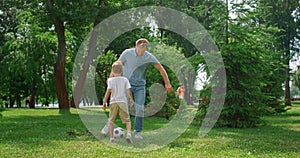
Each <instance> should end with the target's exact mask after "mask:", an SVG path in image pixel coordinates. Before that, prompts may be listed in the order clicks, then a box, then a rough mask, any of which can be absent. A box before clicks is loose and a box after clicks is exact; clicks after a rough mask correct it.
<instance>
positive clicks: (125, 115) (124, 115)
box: [118, 103, 132, 143]
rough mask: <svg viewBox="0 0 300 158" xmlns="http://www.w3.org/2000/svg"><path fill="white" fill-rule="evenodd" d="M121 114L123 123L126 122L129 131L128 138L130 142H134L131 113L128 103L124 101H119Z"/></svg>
mask: <svg viewBox="0 0 300 158" xmlns="http://www.w3.org/2000/svg"><path fill="white" fill-rule="evenodd" d="M118 105H119V109H120V110H119V116H120V118H121V120H122V122H123V123H125V124H126V131H127V136H126V140H127V142H128V143H132V139H131V122H130V115H129V112H128V105H127V104H124V103H119V104H118Z"/></svg>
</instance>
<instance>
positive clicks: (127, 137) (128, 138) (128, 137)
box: [126, 133, 132, 143]
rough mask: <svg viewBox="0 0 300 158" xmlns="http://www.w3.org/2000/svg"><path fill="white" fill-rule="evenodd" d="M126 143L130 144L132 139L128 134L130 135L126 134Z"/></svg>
mask: <svg viewBox="0 0 300 158" xmlns="http://www.w3.org/2000/svg"><path fill="white" fill-rule="evenodd" d="M126 141H127V142H128V143H132V139H131V134H130V133H127V136H126Z"/></svg>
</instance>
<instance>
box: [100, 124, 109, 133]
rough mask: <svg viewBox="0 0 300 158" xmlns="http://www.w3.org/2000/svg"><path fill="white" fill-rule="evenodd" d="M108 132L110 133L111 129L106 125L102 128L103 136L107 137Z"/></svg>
mask: <svg viewBox="0 0 300 158" xmlns="http://www.w3.org/2000/svg"><path fill="white" fill-rule="evenodd" d="M108 132H109V128H108V125H107V124H106V125H105V126H104V127H103V128H102V130H101V134H103V135H106V134H108Z"/></svg>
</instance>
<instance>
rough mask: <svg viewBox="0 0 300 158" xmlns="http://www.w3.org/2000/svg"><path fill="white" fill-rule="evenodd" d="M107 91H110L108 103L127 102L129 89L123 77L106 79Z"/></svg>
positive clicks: (127, 82)
mask: <svg viewBox="0 0 300 158" xmlns="http://www.w3.org/2000/svg"><path fill="white" fill-rule="evenodd" d="M107 85H108V86H107V89H111V96H110V103H111V104H112V103H125V104H126V105H127V104H128V100H127V98H128V97H127V91H126V90H127V89H129V88H131V86H130V83H129V81H128V79H127V78H125V77H123V76H119V77H111V78H109V79H108V83H107Z"/></svg>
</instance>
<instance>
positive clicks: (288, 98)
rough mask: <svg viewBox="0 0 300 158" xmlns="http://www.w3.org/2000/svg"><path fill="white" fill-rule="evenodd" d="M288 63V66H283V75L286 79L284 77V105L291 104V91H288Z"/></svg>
mask: <svg viewBox="0 0 300 158" xmlns="http://www.w3.org/2000/svg"><path fill="white" fill-rule="evenodd" d="M288 61H289V60H288ZM289 66H290V65H289V64H288V67H287V68H285V75H286V79H285V105H286V106H291V105H292V104H291V93H290V68H289Z"/></svg>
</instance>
